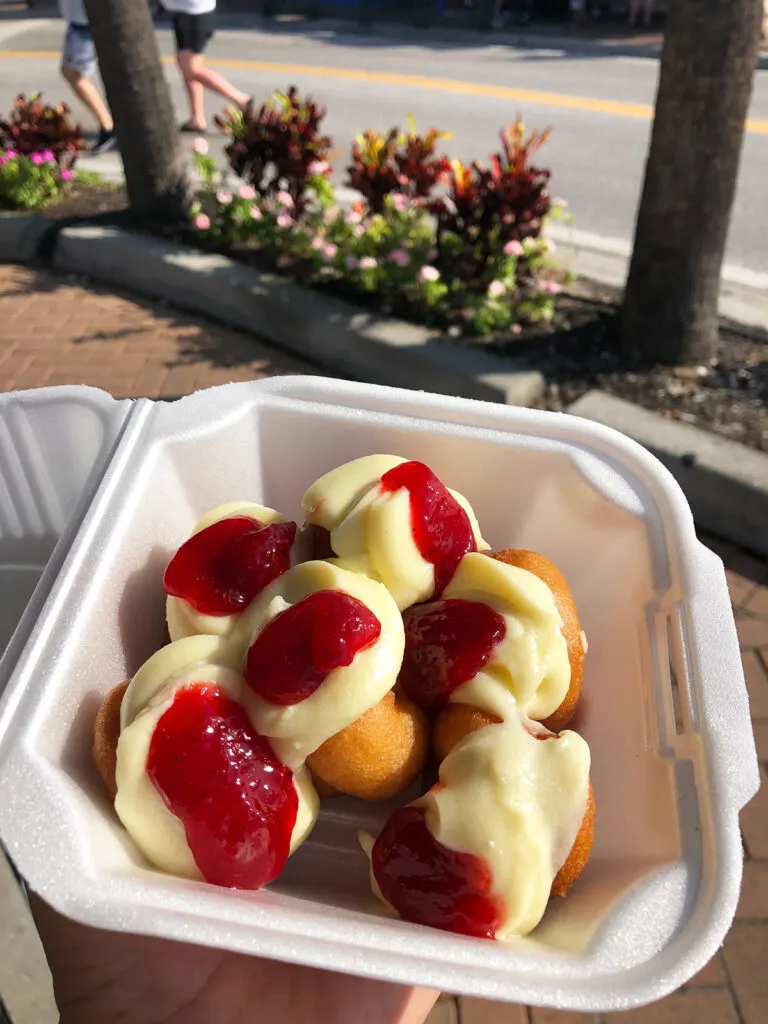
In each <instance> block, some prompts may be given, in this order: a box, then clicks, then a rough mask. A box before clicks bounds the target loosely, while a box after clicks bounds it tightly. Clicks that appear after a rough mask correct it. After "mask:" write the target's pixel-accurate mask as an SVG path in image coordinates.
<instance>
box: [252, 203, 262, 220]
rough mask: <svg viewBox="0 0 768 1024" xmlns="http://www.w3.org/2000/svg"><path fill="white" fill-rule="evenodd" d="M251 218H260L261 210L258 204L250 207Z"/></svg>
mask: <svg viewBox="0 0 768 1024" xmlns="http://www.w3.org/2000/svg"><path fill="white" fill-rule="evenodd" d="M251 220H261V210H260V209H259V208H258V206H252V207H251Z"/></svg>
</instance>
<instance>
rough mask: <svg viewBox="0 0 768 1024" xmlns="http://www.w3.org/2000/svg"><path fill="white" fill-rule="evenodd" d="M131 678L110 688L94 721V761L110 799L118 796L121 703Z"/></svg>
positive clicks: (112, 799) (113, 799)
mask: <svg viewBox="0 0 768 1024" xmlns="http://www.w3.org/2000/svg"><path fill="white" fill-rule="evenodd" d="M130 681H131V680H130V679H126V680H125V682H124V683H120V685H119V686H116V687H115V688H114V690H110V691H109V693H108V694H107V696H106V697H105V698H104V700H103V701H102V703H101V707H100V708H99V710H98V712H97V714H96V721H95V722H94V723H93V763H94V764H95V765H96V771H97V772H98V773H99V775H100V776H101V781H102V782H103V783H104V788H105V789H106V791H107V794H108V795H109V799H110V800H111V801H112V802H113V803H114V801H115V797H116V796H117V782H116V781H115V772H116V770H117V741H118V740H119V739H120V705H121V704H122V703H123V697H124V696H125V691H126V690H127V689H128V684H129V683H130Z"/></svg>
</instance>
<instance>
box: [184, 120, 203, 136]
mask: <svg viewBox="0 0 768 1024" xmlns="http://www.w3.org/2000/svg"><path fill="white" fill-rule="evenodd" d="M179 131H180V132H182V133H183V134H185V135H206V134H207V132H208V125H203V127H201V126H200V125H199V124H195V122H194V121H193V120H191V119H190V120H189V121H185V122H184V124H180V125H179Z"/></svg>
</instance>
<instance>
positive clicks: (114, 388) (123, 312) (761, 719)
mask: <svg viewBox="0 0 768 1024" xmlns="http://www.w3.org/2000/svg"><path fill="white" fill-rule="evenodd" d="M0 303H2V310H3V317H2V320H0V390H2V391H7V390H10V389H12V388H30V387H40V386H44V385H47V384H65V383H71V384H92V385H94V386H96V387H101V388H104V389H106V390H108V391H111V392H112V393H113V394H115V395H117V396H122V397H134V396H140V395H147V396H149V397H154V398H159V397H165V398H170V397H176V396H180V395H182V394H185V393H187V392H189V391H191V390H194V389H196V388H201V387H207V386H209V385H211V384H218V383H222V382H224V381H227V380H248V379H252V378H253V377H260V376H265V375H269V374H278V373H297V372H305V373H315V372H317V370H315V368H314V367H312V366H310V365H308V364H305V363H302V362H301V361H300V360H297V359H293V358H291V357H288V356H286V355H284V354H282V353H280V352H277V351H275V350H274V349H271V348H270V347H269V346H267V345H264V344H262V343H260V342H259V341H258V340H256V339H254V338H252V337H250V336H244V335H242V334H240V333H238V332H236V331H231V330H228V329H226V328H223V327H220V326H218V325H216V324H212V323H209V322H207V321H205V320H203V319H201V318H199V317H194V316H188V315H186V314H182V313H178V312H176V311H174V310H172V309H169V308H167V307H164V306H163V305H161V304H158V303H152V302H148V301H144V300H136V299H134V298H132V297H130V296H127V295H116V294H114V293H112V292H111V291H109V290H108V289H106V288H101V287H96V286H91V285H88V284H87V283H85V282H80V281H77V280H72V279H67V278H63V277H61V276H59V275H56V274H53V273H51V272H49V271H42V270H35V269H29V268H21V267H15V266H0ZM705 540H706V543H708V544H709V545H710V546H711V547H713V548H714V549H715V550H717V552H718V554H720V555H721V556H722V557H723V559H724V560H725V562H726V565H727V567H728V582H729V586H730V591H731V600H732V603H733V606H734V610H735V614H736V619H737V627H738V631H739V637H740V641H741V647H742V658H743V662H744V668H745V673H746V677H747V686H748V688H749V692H750V700H751V706H752V717H753V723H754V728H755V733H756V737H757V744H758V755H759V758H760V761H761V765H762V767H761V771H762V773H763V778H764V785H763V788H762V790H761V791H760V793H758V795H757V796H756V797H755V799H754V800H753V801H752V803H751V804H750V805H749V806H748V807H747V808H746V809H745V811H744V812H743V815H742V829H743V837H744V848H745V856H746V864H745V875H744V887H743V891H742V897H741V902H740V904H739V909H738V912H737V915H736V922H735V924H734V926H733V928H732V930H731V932H730V934H729V935H728V938H727V939H726V942H725V945H724V947H723V950H722V952H721V953H719V954H718V955H717V956H716V957H715V959H714V960H713V961H712V962H711V963H710V964H709V965H708V966H707V967H706V968H705V969H704V970H703V971H702V972H701V973H700V974H699V975H698V976H697V977H696V978H694V979H693V980H692V981H691V982H690V983H689V984H688V985H686V986H685V987H684V989H682V990H680V991H679V992H677V993H675V994H674V995H672V996H669V997H668V998H666V999H664V1000H662V1001H661V1002H660V1003H657V1004H655V1005H654V1006H652V1007H648V1008H642V1009H639V1010H633V1011H630V1012H629V1013H626V1014H608V1015H607V1016H606V1017H605V1018H604V1020H602V1021H601V1020H599V1018H597V1017H595V1016H594V1015H591V1014H573V1013H562V1012H559V1011H552V1010H539V1009H529V1008H526V1007H523V1006H510V1005H508V1004H503V1003H492V1002H485V1001H482V1000H478V999H463V998H462V999H459V1000H454V999H453V998H452V997H445V998H443V999H442V1000H441V1001H440V1003H439V1004H438V1005H437V1007H436V1008H435V1010H434V1011H433V1013H432V1015H431V1016H430V1018H429V1024H459V1021H460V1022H461V1024H765V1021H766V1020H768V974H766V971H765V963H766V962H768V562H766V561H763V560H758V559H755V558H752V557H751V556H749V555H747V554H745V553H744V552H743V551H741V550H739V549H738V548H736V547H734V546H733V545H729V544H721V543H719V542H718V541H716V540H714V539H711V538H709V539H705ZM0 907H2V908H3V915H2V918H3V921H2V928H1V929H0V994H2V997H3V999H4V1000H5V1001H6V1003H7V1005H8V1009H9V1011H10V1012H11V1014H12V1016H13V1019H14V1024H53V1022H54V1021H55V1020H56V1019H57V1015H56V1010H55V1007H54V1005H53V996H52V990H51V986H50V976H49V974H48V971H47V967H46V965H45V961H44V958H43V954H42V949H41V947H40V944H39V941H38V939H37V935H36V933H35V931H34V928H33V927H32V924H31V921H30V919H29V916H28V912H27V910H26V905H25V904H24V902H23V900H21V899H20V898H19V895H18V891H17V889H16V887H15V883H14V882H13V880H12V877H11V875H10V872H9V871H8V869H7V867H6V865H5V863H4V861H3V860H2V858H1V857H0Z"/></svg>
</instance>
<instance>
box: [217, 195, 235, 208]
mask: <svg viewBox="0 0 768 1024" xmlns="http://www.w3.org/2000/svg"><path fill="white" fill-rule="evenodd" d="M216 198H217V199H218V201H219V202H220V203H221V205H222V206H229V204H230V203H231V202H232V193H231V192H217V193H216Z"/></svg>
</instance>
